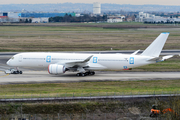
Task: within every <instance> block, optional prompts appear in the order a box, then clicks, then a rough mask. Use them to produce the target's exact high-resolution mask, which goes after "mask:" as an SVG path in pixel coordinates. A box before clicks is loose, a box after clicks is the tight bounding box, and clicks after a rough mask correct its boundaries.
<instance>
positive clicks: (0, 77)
mask: <svg viewBox="0 0 180 120" xmlns="http://www.w3.org/2000/svg"><path fill="white" fill-rule="evenodd" d="M0 72H3V71H0ZM8 75H10V74H6V75H3V76H0V78H2V77H6V76H8Z"/></svg>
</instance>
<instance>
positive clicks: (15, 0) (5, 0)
mask: <svg viewBox="0 0 180 120" xmlns="http://www.w3.org/2000/svg"><path fill="white" fill-rule="evenodd" d="M66 2H71V3H90V4H91V3H93V2H100V3H115V4H132V5H144V4H155V5H179V6H180V0H0V4H39V3H44V4H46V3H66Z"/></svg>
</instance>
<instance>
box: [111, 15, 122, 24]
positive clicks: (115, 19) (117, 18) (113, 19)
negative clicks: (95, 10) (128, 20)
mask: <svg viewBox="0 0 180 120" xmlns="http://www.w3.org/2000/svg"><path fill="white" fill-rule="evenodd" d="M124 19H125V16H124V15H114V16H107V22H108V23H118V22H123V20H124Z"/></svg>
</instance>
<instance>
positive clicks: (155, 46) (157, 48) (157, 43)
mask: <svg viewBox="0 0 180 120" xmlns="http://www.w3.org/2000/svg"><path fill="white" fill-rule="evenodd" d="M168 36H169V33H161V34H160V35H159V36H158V37H157V38H156V39H155V40H154V41H153V42H152V43H151V44H150V45H149V46H148V47H147V48H146V49H145V50H144V52H143V53H142V54H141V55H143V56H151V57H159V55H160V53H161V51H162V49H163V47H164V44H165V42H166V40H167V38H168Z"/></svg>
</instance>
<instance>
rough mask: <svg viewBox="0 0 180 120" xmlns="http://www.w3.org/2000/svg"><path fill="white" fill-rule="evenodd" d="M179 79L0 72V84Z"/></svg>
mask: <svg viewBox="0 0 180 120" xmlns="http://www.w3.org/2000/svg"><path fill="white" fill-rule="evenodd" d="M172 79H180V72H100V71H98V72H96V75H94V76H86V77H77V76H76V73H66V74H63V75H50V74H48V72H47V71H24V73H23V74H22V75H20V74H10V75H6V74H4V72H0V84H20V83H23V84H24V83H25V84H26V83H55V82H57V83H60V82H89V81H93V82H94V81H136V80H172Z"/></svg>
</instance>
